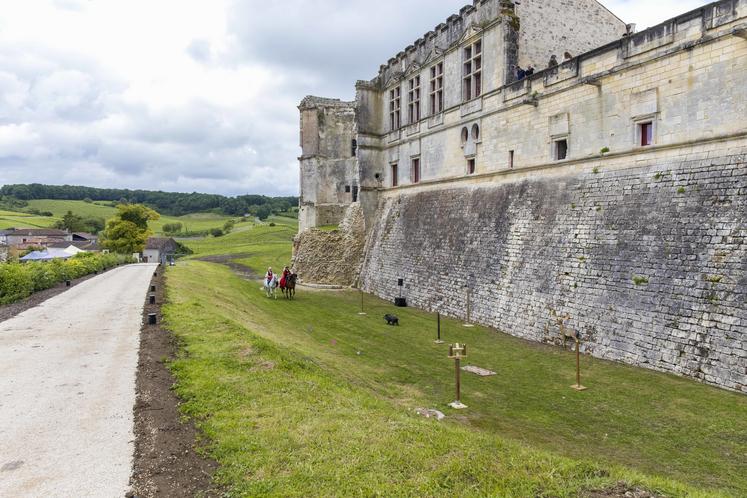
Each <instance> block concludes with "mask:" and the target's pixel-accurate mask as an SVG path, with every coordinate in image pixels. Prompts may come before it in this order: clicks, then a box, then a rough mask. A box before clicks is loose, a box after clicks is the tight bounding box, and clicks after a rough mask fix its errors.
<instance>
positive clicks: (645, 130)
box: [638, 121, 654, 147]
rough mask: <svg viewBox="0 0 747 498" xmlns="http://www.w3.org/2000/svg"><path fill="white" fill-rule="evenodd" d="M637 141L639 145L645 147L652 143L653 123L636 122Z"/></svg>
mask: <svg viewBox="0 0 747 498" xmlns="http://www.w3.org/2000/svg"><path fill="white" fill-rule="evenodd" d="M638 138H639V140H638V143H639V144H640V145H641V147H646V146H648V145H651V144H653V143H654V123H652V122H651V121H647V122H645V123H638Z"/></svg>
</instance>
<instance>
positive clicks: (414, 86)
mask: <svg viewBox="0 0 747 498" xmlns="http://www.w3.org/2000/svg"><path fill="white" fill-rule="evenodd" d="M407 116H408V119H409V123H410V124H414V123H417V122H418V121H420V76H415V77H414V78H412V79H410V81H408V82H407Z"/></svg>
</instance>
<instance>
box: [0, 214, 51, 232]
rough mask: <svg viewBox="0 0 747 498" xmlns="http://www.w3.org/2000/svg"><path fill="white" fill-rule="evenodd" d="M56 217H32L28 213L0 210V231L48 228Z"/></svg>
mask: <svg viewBox="0 0 747 498" xmlns="http://www.w3.org/2000/svg"><path fill="white" fill-rule="evenodd" d="M58 219H59V218H57V217H48V216H34V215H32V214H28V213H18V212H15V211H2V210H0V230H3V229H6V228H48V227H50V226H52V224H53V223H54V222H55V221H57V220H58Z"/></svg>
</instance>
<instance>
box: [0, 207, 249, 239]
mask: <svg viewBox="0 0 747 498" xmlns="http://www.w3.org/2000/svg"><path fill="white" fill-rule="evenodd" d="M29 207H31V208H36V209H38V210H40V211H49V212H51V213H53V214H54V217H53V218H45V217H41V218H38V219H36V220H34V221H33V222H34V223H45V224H39V225H31V223H32V222H27V224H26V225H22V224H21V223H22V222H23V221H24V220H18V221H16V220H15V217H8V218H6V217H4V216H3V215H2V214H0V223H3V222H4V221H7V223H6V224H7V227H11V226H19V227H20V226H34V227H36V226H39V227H48V226H51V225H52V224H53V223H54V222H55V221H56V220H58V219H60V218H62V216H64V215H65V213H67V212H68V211H72V212H73V213H75V214H77V215H80V216H84V217H89V216H92V217H98V218H104V219H105V220H108V219H109V218H111V217H112V216H114V215H115V214H116V212H117V210H116V208H113V207H111V206H108V205H105V204H104V203H90V202H84V201H65V200H53V199H40V200H32V201H29ZM231 219H233V220H237V219H238V218H236V217H231V216H224V215H220V214H214V213H195V214H188V215H185V216H166V215H161V218H160V219H159V220H157V221H154V222H151V224H150V227H151V229H152V230H153V231H154V232H155V233H156V234H162V233H163V226H164V225H165V224H167V223H181V224H182V226H183V228H182V229H183V230H184V231H187V230H189V231H193V232H199V231H204V230H210V229H211V228H222V227H223V225H224V224H225V223H226V221H228V220H231ZM8 223H9V224H8ZM12 223H17V224H15V225H14V224H12ZM0 226H2V225H0ZM7 227H6V228H7Z"/></svg>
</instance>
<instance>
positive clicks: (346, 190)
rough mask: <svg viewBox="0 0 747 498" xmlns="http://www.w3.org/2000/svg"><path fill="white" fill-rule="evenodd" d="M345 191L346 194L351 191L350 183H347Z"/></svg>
mask: <svg viewBox="0 0 747 498" xmlns="http://www.w3.org/2000/svg"><path fill="white" fill-rule="evenodd" d="M345 193H346V194H349V193H350V185H345Z"/></svg>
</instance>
